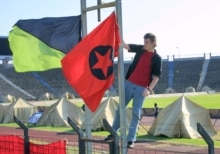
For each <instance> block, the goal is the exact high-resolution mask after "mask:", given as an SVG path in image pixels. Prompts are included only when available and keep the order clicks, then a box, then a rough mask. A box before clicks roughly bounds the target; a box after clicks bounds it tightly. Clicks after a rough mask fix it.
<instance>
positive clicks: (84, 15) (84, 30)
mask: <svg viewBox="0 0 220 154" xmlns="http://www.w3.org/2000/svg"><path fill="white" fill-rule="evenodd" d="M85 9H86V0H81V20H82V21H81V23H82V37H85V36H86V35H87V13H86V11H85ZM85 114H86V119H85V120H86V134H85V135H86V137H88V138H90V137H91V111H90V110H89V108H88V107H87V105H85ZM86 147H87V148H86V150H87V153H88V154H91V153H92V144H91V142H86Z"/></svg>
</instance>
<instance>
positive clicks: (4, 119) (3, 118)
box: [0, 97, 131, 130]
mask: <svg viewBox="0 0 220 154" xmlns="http://www.w3.org/2000/svg"><path fill="white" fill-rule="evenodd" d="M34 104H35V105H32V104H31V103H28V102H26V101H25V100H23V99H21V98H20V99H18V101H16V102H14V103H8V105H4V106H3V105H1V106H0V122H1V123H10V122H14V119H13V117H14V116H16V117H17V118H18V119H20V120H21V121H22V122H24V123H32V124H35V125H37V126H68V125H69V124H68V122H67V117H70V118H71V119H72V120H74V121H75V123H77V125H78V126H79V127H81V128H82V129H85V128H86V126H87V124H86V122H85V112H84V111H83V109H82V108H81V107H79V106H77V105H75V104H74V103H73V102H71V101H70V100H68V99H66V98H65V97H62V98H60V99H59V100H57V101H56V102H55V103H51V102H50V104H51V105H50V106H48V107H47V108H46V109H45V110H44V111H43V112H42V111H39V108H38V107H37V103H36V102H35V103H34ZM117 106H118V102H116V101H115V100H114V99H113V98H111V97H109V98H106V99H105V100H103V101H102V102H101V104H100V106H99V108H98V109H97V111H96V112H95V113H93V114H92V117H91V128H92V130H99V129H103V123H102V121H103V119H106V120H107V121H108V122H109V123H110V124H112V123H113V118H114V113H115V111H116V109H117ZM126 118H127V121H130V119H131V110H129V109H128V111H127V116H126ZM127 126H129V123H128V124H127Z"/></svg>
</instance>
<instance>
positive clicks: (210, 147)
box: [197, 123, 215, 154]
mask: <svg viewBox="0 0 220 154" xmlns="http://www.w3.org/2000/svg"><path fill="white" fill-rule="evenodd" d="M197 131H198V132H199V134H200V135H201V136H202V138H203V139H204V140H205V142H206V143H207V144H208V154H214V153H215V151H214V142H213V140H212V139H211V137H210V136H209V134H208V133H207V132H206V131H205V129H204V128H203V127H202V125H201V124H200V123H197Z"/></svg>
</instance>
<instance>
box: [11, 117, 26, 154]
mask: <svg viewBox="0 0 220 154" xmlns="http://www.w3.org/2000/svg"><path fill="white" fill-rule="evenodd" d="M14 121H15V122H16V123H17V124H18V125H19V126H20V127H21V128H22V129H23V130H24V154H29V153H30V151H29V136H28V128H27V127H26V126H25V125H24V124H23V123H22V122H21V121H20V120H19V119H18V118H17V117H16V116H14Z"/></svg>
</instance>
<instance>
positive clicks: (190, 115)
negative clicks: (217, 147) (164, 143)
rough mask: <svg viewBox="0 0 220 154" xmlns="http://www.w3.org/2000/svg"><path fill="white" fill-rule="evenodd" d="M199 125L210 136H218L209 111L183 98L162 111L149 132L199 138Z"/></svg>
mask: <svg viewBox="0 0 220 154" xmlns="http://www.w3.org/2000/svg"><path fill="white" fill-rule="evenodd" d="M197 123H200V124H201V125H202V126H203V127H204V128H205V130H206V131H207V133H208V134H209V135H210V136H213V135H215V134H216V131H215V130H214V127H213V125H212V123H211V119H210V116H209V111H208V110H207V109H205V108H203V107H201V106H199V105H198V104H196V103H194V102H192V101H191V100H189V99H188V98H186V97H184V96H182V97H180V98H179V99H177V100H176V101H174V102H173V103H172V104H170V105H168V106H167V107H166V108H164V109H162V110H161V111H160V113H159V115H158V117H157V119H156V120H155V121H154V123H153V124H152V126H151V128H150V131H149V132H150V133H151V134H153V135H154V136H159V135H165V136H167V137H184V138H198V137H200V134H199V133H198V132H197Z"/></svg>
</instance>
